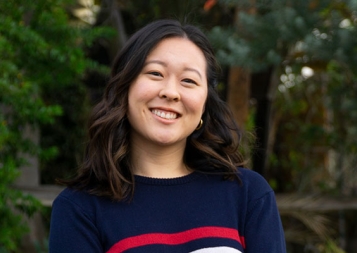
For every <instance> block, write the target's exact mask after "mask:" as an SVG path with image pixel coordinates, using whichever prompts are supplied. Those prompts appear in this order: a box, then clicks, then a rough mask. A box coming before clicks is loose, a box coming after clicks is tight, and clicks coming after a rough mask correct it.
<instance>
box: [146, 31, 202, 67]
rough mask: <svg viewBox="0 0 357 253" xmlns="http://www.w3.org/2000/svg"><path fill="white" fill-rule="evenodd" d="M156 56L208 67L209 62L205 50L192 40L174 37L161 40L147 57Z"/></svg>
mask: <svg viewBox="0 0 357 253" xmlns="http://www.w3.org/2000/svg"><path fill="white" fill-rule="evenodd" d="M155 57H161V58H166V59H167V60H176V61H187V62H191V63H192V64H199V65H201V66H204V68H206V65H207V62H206V57H205V55H204V53H203V51H202V50H201V49H200V48H199V47H198V46H197V45H196V44H195V43H193V42H192V41H191V40H189V39H187V38H182V37H172V38H166V39H163V40H161V41H160V42H159V43H158V44H157V45H156V46H155V47H154V48H153V49H152V50H151V52H150V53H149V54H148V56H147V59H152V58H155Z"/></svg>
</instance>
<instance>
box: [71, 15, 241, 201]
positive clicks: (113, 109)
mask: <svg viewBox="0 0 357 253" xmlns="http://www.w3.org/2000/svg"><path fill="white" fill-rule="evenodd" d="M171 37H182V38H187V39H189V40H190V41H192V42H193V43H194V44H195V45H196V46H198V47H199V48H200V49H201V50H202V52H203V53H204V55H205V58H206V61H207V80H208V95H207V100H206V105H205V112H204V114H203V116H202V119H203V122H204V123H203V126H202V127H201V128H200V129H199V130H196V131H195V132H194V133H192V134H191V135H190V136H189V137H188V139H187V144H186V150H185V154H184V162H185V164H186V165H187V166H189V167H190V168H191V169H193V170H195V171H199V172H202V173H220V174H222V175H225V176H227V177H229V178H237V177H238V176H237V166H240V165H242V164H243V159H242V157H241V156H240V154H239V152H238V146H239V140H240V132H239V129H238V127H237V125H236V123H235V121H234V119H233V116H232V114H231V112H230V110H229V109H228V107H227V106H226V104H225V103H224V102H223V101H222V100H221V99H220V98H219V96H218V93H217V92H216V89H215V88H216V86H217V75H218V72H219V67H218V64H217V62H216V59H215V57H214V53H213V50H212V48H211V46H210V43H209V41H208V40H207V38H206V36H205V35H204V34H203V32H202V31H200V30H199V29H198V28H197V27H195V26H192V25H181V24H180V23H179V22H178V21H175V20H159V21H155V22H153V23H150V24H149V25H147V26H145V27H144V28H142V29H140V30H139V31H138V32H136V33H135V34H134V35H133V36H132V37H131V38H130V39H129V40H128V42H127V43H126V45H125V46H124V47H123V49H122V50H121V51H120V52H119V54H118V56H117V58H116V60H115V61H114V64H113V66H112V72H111V79H110V81H109V83H108V85H107V87H106V90H105V93H104V96H103V99H102V101H101V102H100V103H99V104H98V105H97V106H96V107H95V108H94V109H93V113H92V116H91V118H90V121H89V142H88V145H87V148H86V152H85V157H84V162H83V164H82V166H81V168H80V170H79V173H78V175H77V177H76V178H74V179H73V180H71V181H69V182H67V185H68V186H70V187H74V188H76V189H81V190H88V191H89V192H90V193H92V194H95V195H99V196H108V197H110V198H112V199H115V200H122V199H124V198H125V197H127V196H129V195H130V194H132V193H133V192H134V175H133V174H132V173H131V164H130V160H129V157H130V147H129V137H130V131H131V129H130V124H129V122H128V120H127V117H126V113H127V111H128V91H129V87H130V85H131V83H132V82H133V81H134V80H135V78H136V77H137V76H138V75H139V73H140V72H141V70H142V68H143V65H144V63H145V61H146V58H147V56H148V55H149V54H150V52H151V51H152V50H153V48H154V47H155V46H156V45H157V44H158V43H159V42H161V41H162V40H163V39H165V38H171Z"/></svg>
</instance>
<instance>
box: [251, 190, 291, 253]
mask: <svg viewBox="0 0 357 253" xmlns="http://www.w3.org/2000/svg"><path fill="white" fill-rule="evenodd" d="M245 227H246V228H245V230H246V234H245V244H246V250H245V251H244V252H247V253H256V252H265V253H286V246H285V237H284V231H283V228H282V224H281V220H280V215H279V212H278V208H277V205H276V200H275V196H274V192H273V191H269V192H267V193H265V195H263V196H262V197H261V198H259V199H257V200H254V201H253V203H252V204H251V205H250V210H248V214H247V220H246V224H245Z"/></svg>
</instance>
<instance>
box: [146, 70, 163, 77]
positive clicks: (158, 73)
mask: <svg viewBox="0 0 357 253" xmlns="http://www.w3.org/2000/svg"><path fill="white" fill-rule="evenodd" d="M148 74H149V75H153V76H160V77H162V76H163V75H162V74H161V73H160V72H158V71H149V72H148Z"/></svg>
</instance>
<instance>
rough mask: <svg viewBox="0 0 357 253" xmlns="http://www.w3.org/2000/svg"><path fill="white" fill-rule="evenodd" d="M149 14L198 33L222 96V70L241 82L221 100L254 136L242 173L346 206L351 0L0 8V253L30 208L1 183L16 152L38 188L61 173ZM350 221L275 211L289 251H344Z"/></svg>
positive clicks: (354, 113)
mask: <svg viewBox="0 0 357 253" xmlns="http://www.w3.org/2000/svg"><path fill="white" fill-rule="evenodd" d="M79 9H81V10H82V11H83V9H84V10H85V12H84V13H87V14H86V15H83V16H81V15H77V14H78V13H77V12H76V11H78V10H79ZM76 13H77V14H76ZM78 17H80V19H81V20H79V19H78ZM158 18H175V19H179V20H181V21H187V22H189V23H193V24H196V25H198V26H200V27H201V28H202V29H203V30H204V31H205V32H206V33H207V35H208V36H209V38H210V40H211V41H212V43H213V45H214V46H215V49H216V53H217V56H218V58H219V60H220V62H221V64H222V69H223V71H222V80H221V83H220V86H219V87H220V92H221V95H222V97H223V98H224V99H227V97H228V95H230V96H231V95H232V94H231V93H232V92H231V91H232V90H233V88H235V87H234V86H237V83H234V82H231V81H230V80H231V79H230V77H231V74H232V73H234V74H235V75H236V77H237V78H238V79H239V78H240V79H241V80H245V81H244V82H242V83H240V84H239V85H242V86H246V89H247V90H248V91H249V92H248V93H240V92H235V93H234V94H233V100H236V101H247V103H246V104H245V105H243V106H246V107H247V111H248V115H247V116H246V117H245V118H244V117H243V118H244V120H243V123H241V124H242V128H245V129H246V130H248V131H252V132H253V133H254V132H255V134H256V139H254V138H248V139H247V140H245V141H246V142H247V143H245V144H246V145H247V147H248V149H249V150H248V151H247V152H246V153H247V155H249V156H252V157H253V158H251V159H250V164H251V165H252V167H253V168H256V166H257V162H256V161H259V160H262V161H264V162H263V163H259V172H260V173H262V174H263V175H264V176H265V177H266V178H267V180H268V181H269V183H270V185H271V186H272V187H273V189H274V190H275V191H276V192H277V193H281V194H283V193H285V194H286V193H299V194H304V196H306V195H313V196H320V195H321V194H323V195H324V196H330V197H338V198H341V197H350V198H355V196H356V194H357V178H356V177H357V173H356V172H357V171H356V170H357V168H356V164H357V158H356V153H357V141H356V140H357V69H356V68H357V67H356V66H357V28H356V26H357V1H356V0H344V1H340V0H332V1H331V0H306V1H290V0H270V1H266V0H239V1H238V0H218V1H214V0H207V1H206V0H194V1H193V0H192V1H189V0H185V1H171V0H170V1H167V0H146V1H144V0H135V1H129V0H118V1H115V0H102V1H70V0H53V1H46V0H35V1H31V2H29V1H24V0H16V1H1V2H0V108H1V110H0V112H1V113H0V252H16V250H18V249H17V248H18V245H19V241H20V239H21V237H22V235H23V234H24V233H26V224H25V223H24V222H23V221H22V220H21V219H20V218H19V217H21V216H20V215H14V213H13V210H14V209H18V210H21V211H25V213H27V214H29V215H31V214H33V213H34V212H35V211H36V210H41V206H40V204H39V202H38V201H37V200H35V199H34V198H32V197H30V196H25V195H24V194H22V193H21V192H20V191H17V190H16V189H14V188H12V184H13V182H14V181H15V179H16V177H17V176H18V175H19V169H20V168H21V166H23V165H24V164H26V161H25V160H24V156H23V155H22V154H30V155H32V156H36V157H39V159H40V169H41V183H42V184H54V183H55V179H56V178H66V177H70V176H71V175H73V173H75V169H76V167H77V165H78V163H79V162H80V160H81V154H82V149H83V147H84V143H85V122H86V118H87V116H88V113H89V111H90V108H91V106H92V104H93V103H95V102H96V101H97V100H98V99H99V98H100V96H101V92H102V91H103V88H104V86H105V82H106V80H107V73H108V72H107V66H109V65H110V63H111V60H112V59H113V57H114V55H115V53H116V51H117V50H118V49H119V48H120V47H121V45H122V43H124V41H125V39H126V37H127V36H130V35H131V34H132V33H133V32H134V31H135V30H137V29H138V28H140V27H142V26H143V25H145V24H147V23H148V22H150V21H152V20H155V19H158ZM108 27H112V28H114V29H109V28H108ZM113 31H114V32H113ZM104 65H105V66H104ZM306 70H307V71H308V73H309V74H306V73H307V72H306ZM259 77H260V78H259ZM262 77H263V78H262ZM247 96H248V97H247ZM228 101H230V100H228ZM230 106H231V108H232V110H233V111H236V112H237V114H241V111H240V108H237V107H236V105H233V104H230ZM263 107H265V110H263V111H262V108H263ZM263 109H264V108H263ZM262 115H263V116H264V117H265V118H262ZM262 121H263V122H265V124H264V125H261V124H260V123H261V122H262ZM239 122H241V121H239ZM25 129H32V132H33V133H34V135H36V134H37V135H38V140H39V145H36V143H33V142H31V141H30V140H29V139H26V138H25V136H24V135H23V132H24V130H25ZM252 141H253V142H254V141H255V142H256V143H255V148H254V147H251V145H250V143H251V142H252ZM262 144H263V145H262ZM256 154H258V156H257V155H256ZM259 155H260V156H259ZM254 156H256V157H257V158H254ZM255 163H256V166H254V164H255ZM289 201H292V200H286V203H285V204H286V206H289V205H290V206H293V205H294V203H296V201H295V202H294V201H292V203H289V205H288V204H287V203H288V202H289ZM299 201H301V199H300V200H299ZM304 201H305V200H304ZM313 201H314V199H309V198H307V200H306V203H305V204H306V205H307V204H309V203H308V202H310V203H311V202H313ZM293 202H294V203H293ZM19 203H21V205H18V204H19ZM47 211H48V210H47ZM44 212H46V211H44ZM355 213H356V212H355V211H352V210H341V211H339V212H337V213H335V212H334V213H321V212H307V211H305V210H304V209H302V210H297V209H294V210H292V209H291V208H290V209H289V208H287V209H282V211H281V214H282V218H283V221H284V226H285V229H286V233H287V240H288V250H289V252H292V253H293V252H342V249H345V252H354V251H353V250H354V249H355V248H352V247H353V246H351V245H352V243H350V244H349V243H348V242H349V241H350V242H351V241H353V240H354V239H353V238H356V237H357V234H356V232H355V231H357V229H356V226H355V225H353V224H355V223H356V219H355V218H354V217H355ZM348 221H350V222H348ZM346 223H347V225H346ZM341 224H342V225H343V224H345V225H344V227H343V226H342V227H341ZM344 232H345V234H344Z"/></svg>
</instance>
